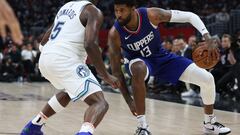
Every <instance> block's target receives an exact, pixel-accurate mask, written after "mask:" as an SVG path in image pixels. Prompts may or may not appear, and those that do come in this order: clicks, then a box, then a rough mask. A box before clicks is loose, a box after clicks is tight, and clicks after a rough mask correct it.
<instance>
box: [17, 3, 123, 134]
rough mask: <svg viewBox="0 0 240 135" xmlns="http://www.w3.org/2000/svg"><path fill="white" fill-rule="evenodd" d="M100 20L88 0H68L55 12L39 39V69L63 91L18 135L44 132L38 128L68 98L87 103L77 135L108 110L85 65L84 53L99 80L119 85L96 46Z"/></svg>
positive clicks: (89, 131)
mask: <svg viewBox="0 0 240 135" xmlns="http://www.w3.org/2000/svg"><path fill="white" fill-rule="evenodd" d="M102 22H103V15H102V13H101V11H100V10H99V9H97V8H96V7H95V6H94V5H93V4H92V3H90V2H89V1H74V2H69V3H67V4H65V5H64V6H63V7H61V9H60V10H59V11H58V13H57V15H56V18H55V20H54V25H53V26H52V27H51V28H50V29H49V30H48V31H47V32H46V33H45V35H44V37H43V39H42V41H41V45H40V50H41V51H42V53H41V56H40V59H39V68H40V71H41V73H42V74H43V76H44V77H45V78H47V79H48V80H49V81H50V82H51V83H52V84H53V85H54V87H56V88H57V89H60V90H64V91H61V92H60V93H58V94H56V95H54V96H53V97H52V98H51V99H50V100H49V101H48V103H47V104H46V105H45V107H44V108H43V110H42V111H41V112H40V113H39V114H38V115H37V116H36V117H35V118H34V119H33V120H32V121H30V122H29V123H28V124H27V125H26V126H25V127H24V129H23V130H22V132H21V135H43V132H42V131H41V127H42V125H43V124H44V123H46V120H47V119H48V118H49V117H50V116H52V115H53V114H55V113H58V112H60V111H61V110H63V109H64V108H65V107H66V106H67V104H68V103H69V102H70V101H71V100H72V101H76V100H78V99H80V100H82V101H84V102H86V103H87V104H88V105H89V108H88V109H87V110H86V112H85V115H84V123H83V124H82V127H81V129H80V130H79V132H78V133H76V135H92V134H93V132H94V129H95V128H96V127H97V125H98V124H99V123H100V121H101V120H102V118H103V117H104V115H105V113H106V112H107V110H108V103H107V102H106V101H105V99H104V96H103V93H102V89H101V88H100V85H99V83H98V82H97V80H96V79H95V77H94V76H93V74H92V73H91V71H90V70H89V69H88V67H87V66H86V64H84V62H85V58H86V56H87V54H88V56H89V58H90V59H91V61H92V63H93V64H94V66H95V67H96V69H97V71H98V73H99V75H100V76H101V77H102V79H103V80H104V81H106V82H107V83H109V84H110V85H111V86H112V87H113V88H116V87H118V86H119V82H118V80H117V79H116V78H115V77H113V76H111V75H110V74H109V73H108V72H107V70H106V69H105V67H104V64H103V60H102V58H101V53H100V50H99V47H98V46H97V37H98V33H99V29H100V26H101V24H102ZM43 45H44V46H43ZM42 46H43V47H42Z"/></svg>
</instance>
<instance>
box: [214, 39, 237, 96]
mask: <svg viewBox="0 0 240 135" xmlns="http://www.w3.org/2000/svg"><path fill="white" fill-rule="evenodd" d="M236 62H237V61H236V58H235V56H234V53H233V50H232V49H231V36H230V35H229V34H224V35H223V36H222V38H221V58H220V62H219V63H218V64H217V66H216V67H215V68H214V69H213V70H212V71H211V72H212V74H213V76H214V78H215V82H216V90H217V91H218V92H220V93H223V92H225V91H227V89H228V88H227V83H229V82H233V81H234V74H233V71H232V67H233V65H235V64H236Z"/></svg>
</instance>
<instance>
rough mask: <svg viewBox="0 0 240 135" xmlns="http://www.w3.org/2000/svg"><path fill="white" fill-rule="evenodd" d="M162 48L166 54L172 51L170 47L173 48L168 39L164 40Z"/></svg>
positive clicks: (170, 40) (171, 42)
mask: <svg viewBox="0 0 240 135" xmlns="http://www.w3.org/2000/svg"><path fill="white" fill-rule="evenodd" d="M162 46H163V48H164V49H165V50H167V51H168V52H171V51H172V47H173V41H172V39H171V38H170V37H168V38H166V39H165V40H164V41H163V43H162Z"/></svg>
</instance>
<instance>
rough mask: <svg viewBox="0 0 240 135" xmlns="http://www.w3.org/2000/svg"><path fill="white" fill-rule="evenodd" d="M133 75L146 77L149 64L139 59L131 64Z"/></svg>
mask: <svg viewBox="0 0 240 135" xmlns="http://www.w3.org/2000/svg"><path fill="white" fill-rule="evenodd" d="M131 72H132V76H133V77H135V78H138V79H144V78H145V76H146V73H147V66H146V65H145V63H144V62H142V61H139V62H136V63H134V64H132V65H131Z"/></svg>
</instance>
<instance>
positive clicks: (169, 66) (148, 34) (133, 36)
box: [114, 8, 192, 83]
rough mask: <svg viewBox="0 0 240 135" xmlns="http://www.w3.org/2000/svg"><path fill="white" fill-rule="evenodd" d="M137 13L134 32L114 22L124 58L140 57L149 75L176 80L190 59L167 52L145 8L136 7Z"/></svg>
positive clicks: (169, 80)
mask: <svg viewBox="0 0 240 135" xmlns="http://www.w3.org/2000/svg"><path fill="white" fill-rule="evenodd" d="M137 14H138V20H139V21H138V22H139V24H138V28H137V30H136V31H134V32H133V31H130V30H128V29H127V28H126V27H124V26H121V25H120V24H119V23H118V21H116V22H115V24H114V27H115V28H116V30H117V31H118V33H119V35H120V39H121V48H122V50H123V56H124V58H126V59H128V60H129V61H131V60H132V59H135V58H140V59H142V60H143V61H144V62H145V64H146V65H147V66H148V69H149V71H150V75H152V76H156V77H158V78H159V79H161V80H165V81H168V82H172V83H175V82H177V80H178V79H179V77H180V75H181V74H182V73H183V71H184V70H185V69H186V67H187V66H188V65H189V64H191V63H192V61H191V60H188V59H186V58H184V57H181V56H178V55H175V54H173V53H169V52H167V51H166V50H165V49H164V48H163V47H162V40H161V36H160V32H159V28H158V27H156V28H155V27H154V26H153V24H151V22H150V21H149V19H148V15H147V8H138V9H137ZM127 68H129V67H128V65H127ZM127 70H129V69H127Z"/></svg>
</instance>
